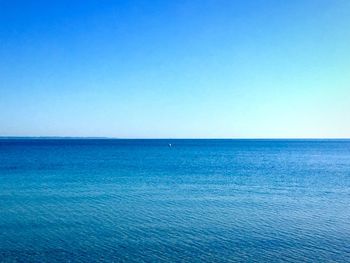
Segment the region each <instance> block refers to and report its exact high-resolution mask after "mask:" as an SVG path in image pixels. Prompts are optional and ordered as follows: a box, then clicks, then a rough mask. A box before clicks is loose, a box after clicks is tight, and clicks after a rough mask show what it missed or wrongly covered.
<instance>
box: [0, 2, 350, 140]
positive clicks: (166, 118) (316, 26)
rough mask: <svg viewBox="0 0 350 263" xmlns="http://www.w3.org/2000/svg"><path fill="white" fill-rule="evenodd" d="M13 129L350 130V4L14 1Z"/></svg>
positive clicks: (3, 7)
mask: <svg viewBox="0 0 350 263" xmlns="http://www.w3.org/2000/svg"><path fill="white" fill-rule="evenodd" d="M0 135H2V136H10V135H12V136H109V137H123V138H164V137H165V138H183V137H186V138H208V137H209V138H262V137H263V138H275V137H276V138H281V137H282V138H283V137H284V138H286V137H288V138H306V137H315V138H319V137H322V138H324V137H332V138H337V137H342V138H344V137H350V1H348V0H328V1H324V0H295V1H294V0H293V1H292V0H290V1H282V0H275V1H269V0H261V1H253V0H252V1H247V0H242V1H234V0H227V1H220V0H212V1H205V0H200V1H197V0H188V1H181V0H172V1H170V0H159V1H156V0H149V1H101V0H99V1H70V0H69V1H65V0H59V1H46V0H45V1H30V0H27V1H14V0H7V1H6V0H0Z"/></svg>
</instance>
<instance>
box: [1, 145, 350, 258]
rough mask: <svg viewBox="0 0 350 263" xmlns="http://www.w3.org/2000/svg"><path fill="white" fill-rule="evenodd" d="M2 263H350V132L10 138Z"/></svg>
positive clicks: (5, 153)
mask: <svg viewBox="0 0 350 263" xmlns="http://www.w3.org/2000/svg"><path fill="white" fill-rule="evenodd" d="M0 262H350V140H282V139H281V140H235V139H232V140H219V139H216V140H211V139H210V140H209V139H208V140H206V139H202V140H199V139H198V140H192V139H186V140H182V139H178V140H172V139H162V140H151V139H148V140H141V139H140V140H131V139H129V140H126V139H125V140H119V139H13V138H12V139H1V140H0Z"/></svg>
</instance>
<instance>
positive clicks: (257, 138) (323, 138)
mask: <svg viewBox="0 0 350 263" xmlns="http://www.w3.org/2000/svg"><path fill="white" fill-rule="evenodd" d="M0 139H38V140H39V139H40V140H45V139H46V140H49V139H55V140H60V139H62V140H64V139H70V140H350V137H346V138H341V137H339V138H338V137H223V138H219V137H198V138H193V137H181V138H171V137H147V138H142V137H108V136H1V135H0Z"/></svg>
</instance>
